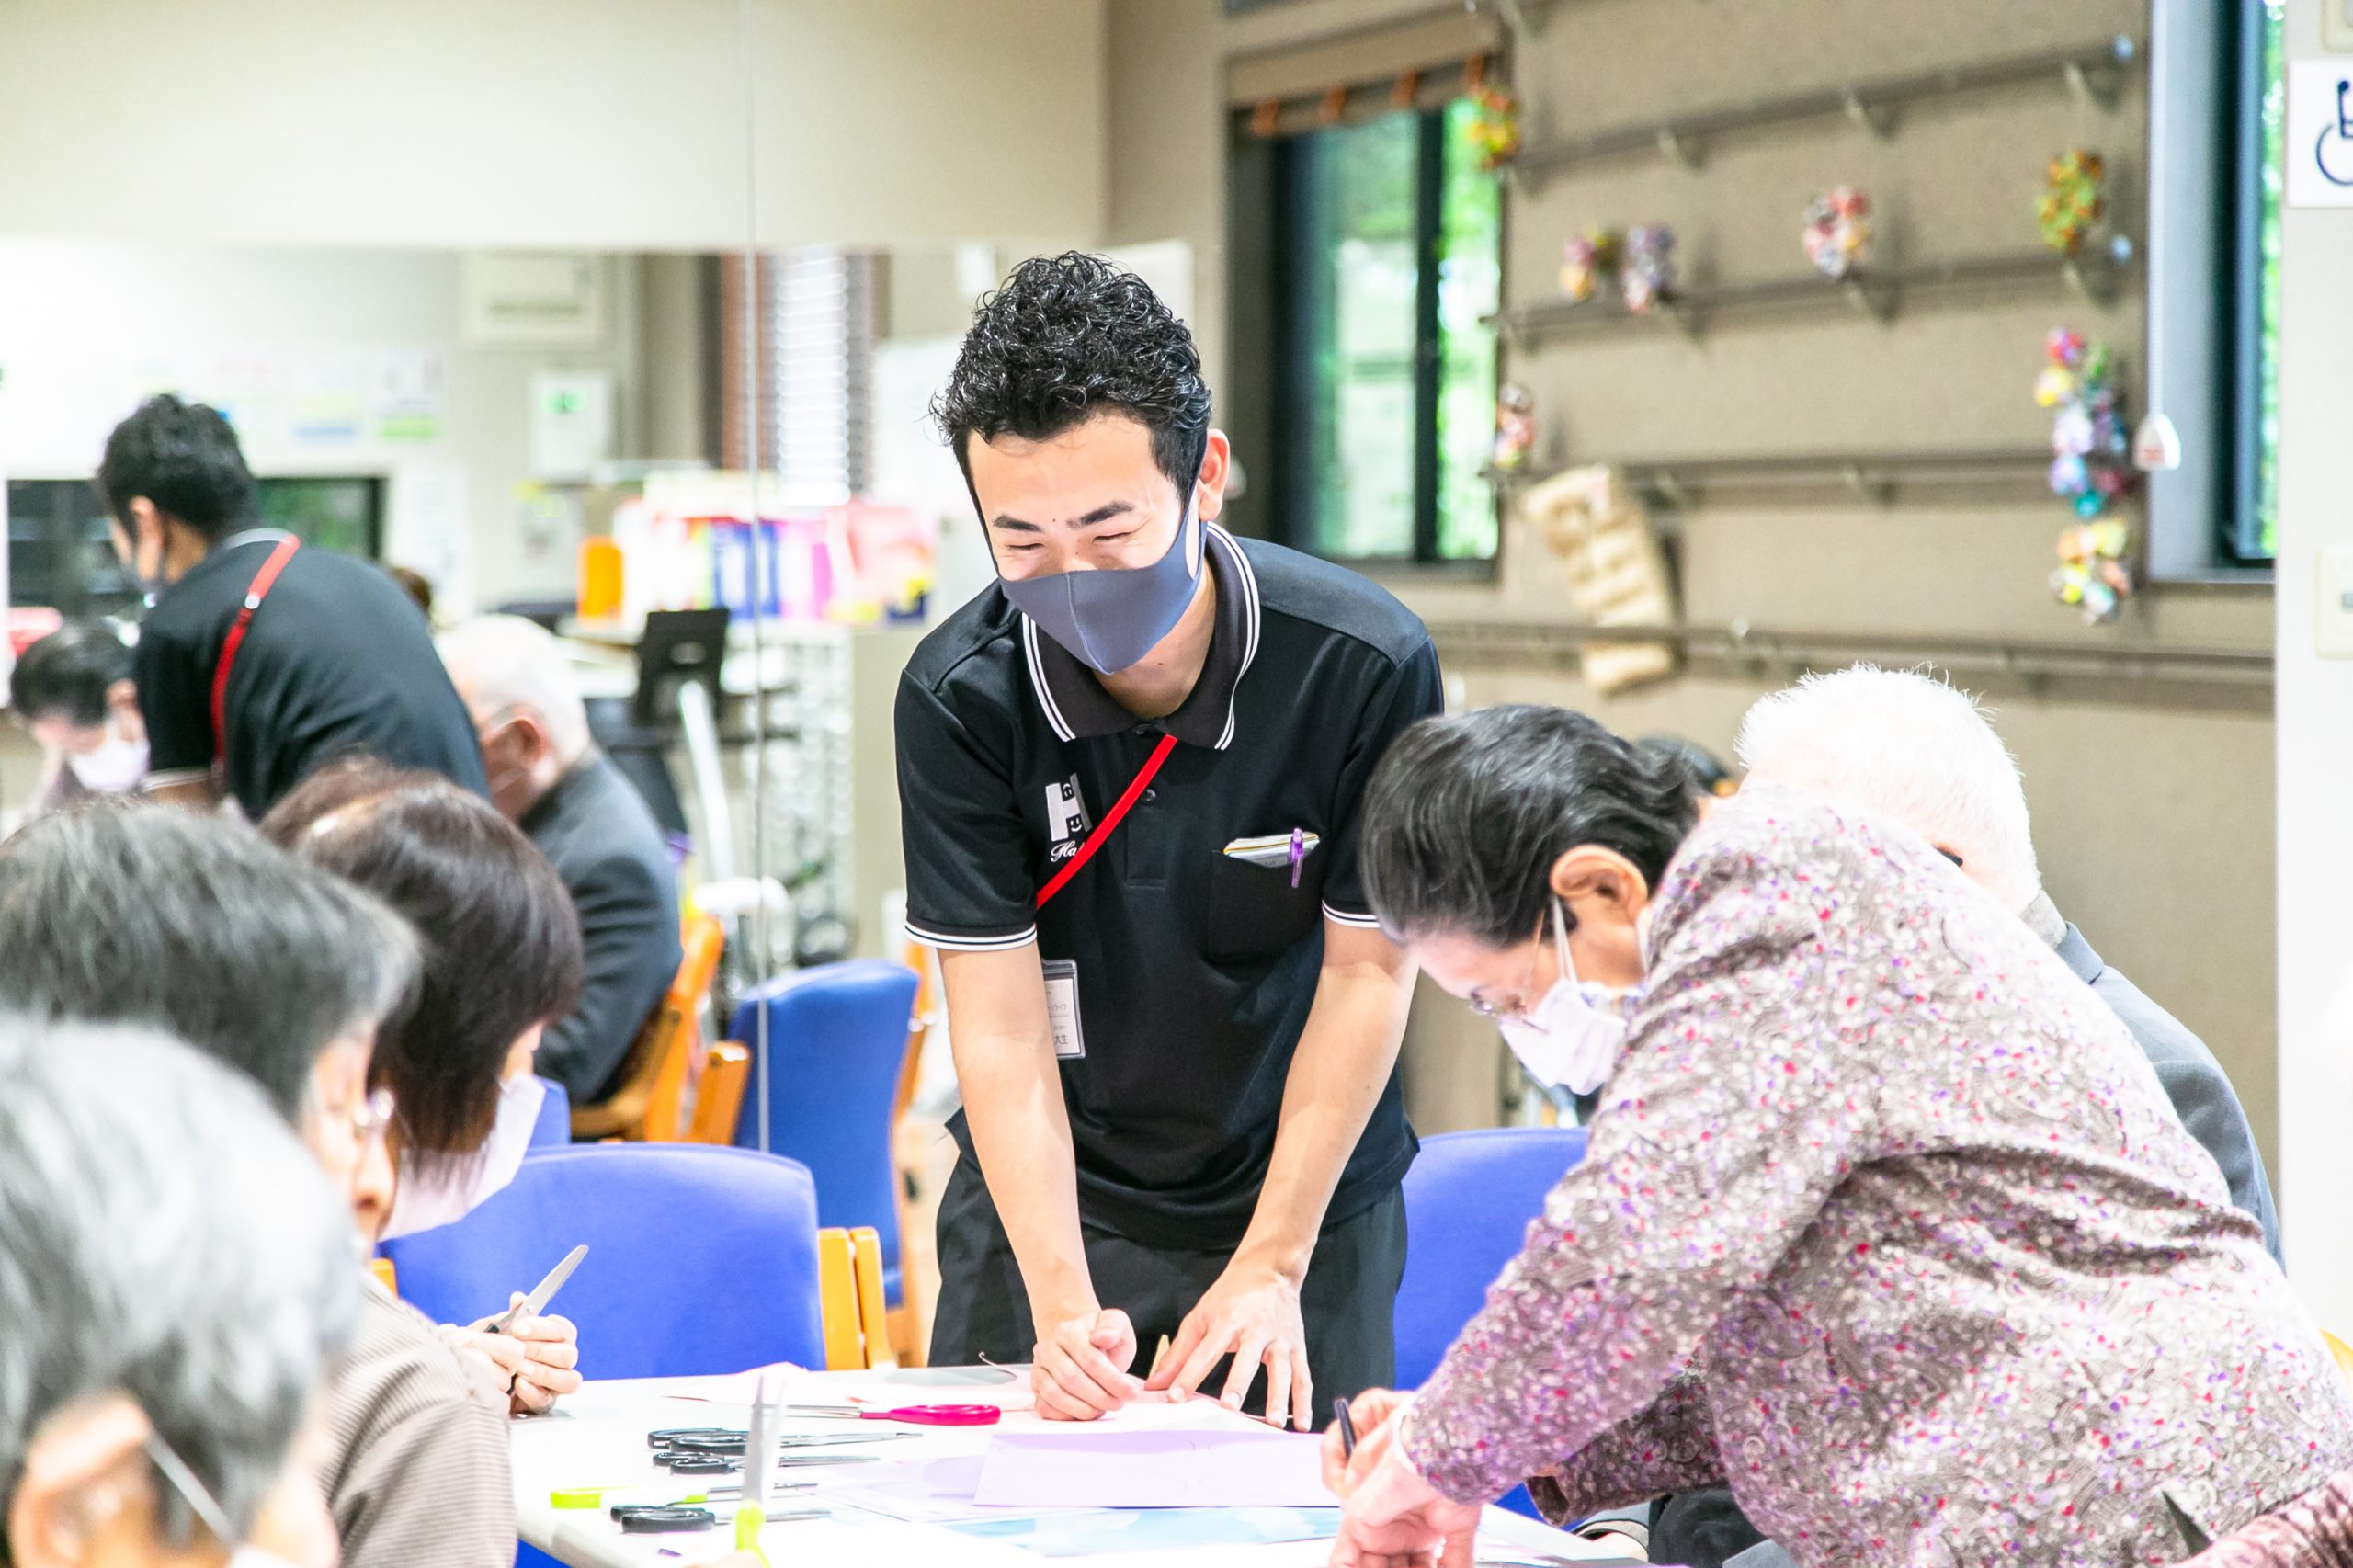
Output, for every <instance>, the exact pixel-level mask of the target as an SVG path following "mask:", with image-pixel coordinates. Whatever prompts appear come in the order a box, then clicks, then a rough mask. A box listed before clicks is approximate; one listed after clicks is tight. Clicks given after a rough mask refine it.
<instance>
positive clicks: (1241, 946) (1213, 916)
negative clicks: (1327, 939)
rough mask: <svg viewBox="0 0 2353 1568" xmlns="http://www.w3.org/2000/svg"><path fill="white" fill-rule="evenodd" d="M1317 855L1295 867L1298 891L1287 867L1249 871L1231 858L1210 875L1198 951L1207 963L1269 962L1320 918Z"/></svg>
mask: <svg viewBox="0 0 2353 1568" xmlns="http://www.w3.org/2000/svg"><path fill="white" fill-rule="evenodd" d="M1319 858H1320V852H1318V853H1316V854H1310V855H1309V856H1308V857H1307V858H1306V859H1305V860H1303V861H1302V862H1301V864H1300V868H1299V886H1297V887H1295V888H1294V887H1292V886H1291V885H1290V870H1291V869H1290V867H1289V866H1254V865H1252V864H1250V862H1248V861H1247V860H1242V859H1237V858H1234V857H1233V856H1231V855H1220V856H1218V857H1217V864H1216V865H1215V866H1214V867H1212V868H1211V871H1210V895H1209V906H1208V909H1207V912H1206V915H1205V916H1204V917H1205V919H1206V920H1207V922H1208V928H1207V929H1206V930H1205V931H1203V932H1202V934H1201V951H1202V953H1203V955H1204V956H1206V957H1207V958H1208V959H1209V960H1211V962H1213V963H1246V962H1249V961H1251V960H1269V961H1270V960H1274V959H1277V958H1279V957H1281V956H1282V954H1283V951H1284V950H1285V949H1288V948H1289V947H1290V945H1291V944H1292V943H1294V942H1296V941H1298V940H1299V939H1300V938H1301V937H1304V936H1306V935H1308V934H1309V933H1310V932H1312V931H1313V930H1314V929H1315V928H1316V926H1317V923H1318V922H1319V921H1321V920H1322V919H1323V915H1324V904H1323V887H1324V868H1323V866H1322V865H1321V864H1320V863H1319Z"/></svg>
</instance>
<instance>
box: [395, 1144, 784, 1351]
mask: <svg viewBox="0 0 2353 1568" xmlns="http://www.w3.org/2000/svg"><path fill="white" fill-rule="evenodd" d="M582 1242H585V1243H586V1244H588V1256H586V1257H585V1258H583V1259H582V1260H581V1263H580V1267H579V1270H578V1271H577V1272H576V1273H574V1275H573V1277H572V1279H571V1282H570V1283H568V1284H567V1285H565V1286H564V1288H563V1294H562V1295H561V1296H559V1297H558V1298H557V1299H556V1301H555V1302H554V1304H553V1305H552V1306H551V1307H550V1308H549V1309H548V1310H549V1311H550V1312H556V1313H560V1314H562V1315H563V1316H564V1317H568V1318H570V1319H572V1321H573V1322H574V1323H575V1324H579V1325H580V1371H581V1374H582V1375H583V1376H584V1377H590V1378H669V1377H685V1376H691V1375H695V1374H699V1373H712V1372H740V1371H743V1370H745V1369H747V1368H752V1367H762V1366H766V1365H767V1364H768V1363H770V1362H773V1361H793V1362H797V1363H799V1364H800V1365H801V1366H804V1367H823V1366H824V1365H825V1342H824V1331H823V1328H822V1326H821V1323H820V1309H819V1305H818V1291H817V1196H816V1190H815V1187H814V1185H813V1183H812V1182H811V1181H810V1178H809V1172H808V1169H807V1168H806V1167H805V1166H803V1165H800V1164H798V1163H796V1162H794V1161H791V1160H787V1159H783V1158H780V1157H779V1156H777V1155H773V1154H762V1153H755V1152H752V1151H749V1150H744V1149H719V1148H712V1147H711V1146H710V1145H709V1144H702V1143H590V1144H582V1145H580V1146H578V1147H575V1148H567V1149H543V1150H536V1151H534V1152H532V1153H529V1154H526V1155H525V1156H524V1157H523V1168H522V1169H521V1170H519V1171H517V1173H516V1174H515V1180H514V1182H513V1183H512V1184H511V1185H509V1186H508V1187H506V1190H504V1191H502V1192H500V1193H499V1194H497V1195H496V1196H495V1197H494V1198H492V1199H489V1200H488V1201H486V1202H484V1203H483V1205H482V1207H480V1208H479V1209H476V1210H474V1211H473V1212H472V1213H471V1214H468V1215H467V1216H466V1217H465V1218H464V1219H462V1220H460V1221H458V1222H457V1223H456V1224H454V1225H444V1226H442V1227H441V1228H440V1229H438V1230H434V1231H426V1232H422V1233H418V1234H416V1235H414V1236H404V1237H402V1238H401V1239H400V1240H398V1241H392V1242H387V1243H385V1244H384V1253H385V1255H386V1256H389V1257H390V1258H391V1259H392V1264H393V1267H395V1268H396V1269H397V1270H398V1271H399V1278H400V1291H401V1297H402V1299H403V1300H404V1301H408V1302H409V1303H410V1304H411V1305H413V1306H415V1307H416V1308H417V1310H419V1311H420V1312H424V1313H425V1314H426V1316H427V1317H429V1318H431V1319H433V1321H434V1322H436V1323H454V1324H465V1323H472V1322H473V1321H474V1320H475V1319H477V1318H481V1317H486V1316H488V1315H489V1314H491V1313H493V1312H503V1311H505V1310H506V1302H507V1297H508V1295H509V1294H510V1293H511V1292H513V1291H516V1290H529V1289H530V1288H531V1287H532V1285H533V1284H535V1283H536V1282H537V1281H538V1280H539V1278H540V1276H541V1275H543V1274H545V1273H546V1272H547V1271H548V1270H549V1269H550V1268H552V1267H555V1265H556V1263H557V1262H558V1261H560V1260H561V1259H562V1258H563V1255H564V1254H565V1253H567V1252H569V1251H571V1250H572V1248H573V1247H574V1245H576V1244H579V1243H582Z"/></svg>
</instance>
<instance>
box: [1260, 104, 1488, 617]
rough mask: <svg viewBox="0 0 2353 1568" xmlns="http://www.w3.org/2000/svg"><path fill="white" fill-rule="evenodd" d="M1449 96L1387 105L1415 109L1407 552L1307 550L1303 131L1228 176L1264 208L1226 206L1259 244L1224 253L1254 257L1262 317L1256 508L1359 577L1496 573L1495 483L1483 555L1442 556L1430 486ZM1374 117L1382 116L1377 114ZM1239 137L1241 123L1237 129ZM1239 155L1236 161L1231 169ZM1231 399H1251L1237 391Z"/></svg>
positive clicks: (1441, 367) (1434, 484) (1434, 464)
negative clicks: (1261, 480)
mask: <svg viewBox="0 0 2353 1568" xmlns="http://www.w3.org/2000/svg"><path fill="white" fill-rule="evenodd" d="M1452 101H1454V100H1451V99H1449V100H1448V101H1446V102H1440V103H1438V104H1434V105H1433V104H1427V103H1425V104H1422V105H1417V106H1415V108H1411V109H1397V110H1392V111H1391V112H1392V113H1395V114H1404V113H1410V114H1412V115H1413V116H1414V117H1415V122H1416V126H1415V176H1414V185H1415V233H1414V249H1415V278H1414V313H1415V324H1414V348H1413V351H1412V352H1413V360H1414V364H1413V382H1414V428H1413V436H1414V452H1413V467H1412V474H1413V513H1412V518H1411V534H1410V537H1411V540H1412V546H1411V553H1410V554H1403V555H1332V554H1326V553H1325V552H1324V551H1322V550H1321V549H1319V548H1317V542H1316V540H1315V537H1314V523H1315V508H1314V506H1313V485H1314V483H1315V472H1314V469H1313V464H1312V463H1311V462H1310V461H1308V460H1307V454H1309V453H1310V452H1312V451H1313V444H1312V442H1311V440H1310V439H1309V438H1308V432H1309V431H1310V430H1311V429H1312V428H1313V424H1312V421H1313V418H1314V417H1315V411H1314V406H1313V404H1314V398H1313V352H1312V350H1311V348H1310V347H1309V346H1308V344H1307V342H1306V339H1305V337H1304V335H1303V332H1302V326H1301V324H1300V323H1299V322H1298V321H1297V320H1296V319H1295V315H1294V304H1293V301H1297V300H1299V299H1301V298H1302V297H1303V296H1304V294H1305V292H1306V290H1305V289H1304V287H1303V284H1302V270H1301V269H1302V266H1303V264H1305V263H1306V262H1308V261H1309V260H1310V259H1311V258H1312V257H1313V256H1314V254H1315V245H1314V243H1313V230H1312V227H1311V223H1310V220H1311V218H1312V216H1313V204H1312V203H1310V202H1308V201H1305V200H1302V199H1300V198H1301V196H1302V190H1301V187H1300V174H1301V161H1302V156H1303V147H1302V144H1303V142H1304V141H1305V139H1304V138H1303V137H1299V136H1285V137H1276V138H1271V139H1267V140H1264V141H1262V142H1259V144H1258V145H1259V147H1260V148H1261V149H1263V156H1264V158H1265V160H1266V166H1265V167H1264V169H1263V170H1260V171H1257V173H1258V176H1259V177H1257V178H1256V179H1252V180H1244V181H1237V182H1236V184H1235V187H1234V188H1235V189H1236V190H1237V193H1238V192H1239V191H1240V190H1241V189H1244V188H1247V189H1249V190H1251V191H1252V192H1254V193H1256V192H1258V191H1263V192H1264V193H1265V198H1264V199H1265V205H1264V207H1263V208H1261V209H1259V210H1254V211H1237V212H1236V214H1235V216H1234V221H1233V227H1235V228H1236V229H1237V231H1239V230H1242V229H1244V228H1245V225H1257V226H1259V228H1258V231H1257V233H1258V234H1261V235H1263V243H1260V244H1255V245H1254V244H1249V243H1248V242H1247V241H1245V240H1244V239H1243V238H1242V236H1241V235H1240V234H1239V233H1237V236H1236V244H1235V245H1234V247H1233V248H1234V251H1235V255H1236V257H1237V266H1238V265H1239V258H1241V257H1242V256H1256V257H1258V258H1259V259H1260V260H1261V261H1262V263H1263V277H1262V278H1260V279H1258V280H1257V281H1259V282H1260V283H1261V285H1262V287H1263V290H1264V292H1263V305H1264V318H1263V319H1264V321H1265V324H1266V325H1267V329H1268V332H1267V343H1268V345H1269V352H1268V353H1267V355H1266V356H1265V360H1266V369H1265V370H1264V371H1263V372H1262V374H1263V377H1264V381H1263V385H1262V388H1261V389H1260V390H1261V391H1262V392H1263V414H1262V417H1263V430H1264V434H1265V437H1266V442H1265V456H1264V458H1263V459H1262V460H1261V461H1260V463H1259V464H1258V465H1257V466H1258V468H1259V470H1260V471H1261V472H1262V473H1263V474H1264V476H1265V481H1266V483H1265V489H1266V493H1267V495H1268V496H1269V498H1270V502H1271V505H1270V506H1269V507H1268V508H1267V515H1268V516H1269V517H1270V520H1271V522H1272V528H1271V530H1270V531H1271V533H1272V536H1273V537H1274V539H1275V540H1276V541H1277V542H1279V543H1281V544H1284V545H1287V546H1289V547H1290V548H1291V549H1294V550H1298V551H1302V552H1303V553H1306V554H1310V555H1313V556H1316V557H1317V558H1318V559H1321V560H1325V561H1329V562H1333V563H1334V564H1336V565H1340V566H1346V567H1348V568H1350V569H1352V570H1355V571H1359V572H1363V573H1365V574H1369V575H1375V576H1386V575H1400V574H1411V575H1434V576H1445V577H1471V578H1474V579H1479V580H1492V579H1493V578H1494V576H1495V574H1496V572H1497V571H1498V570H1499V562H1500V561H1501V559H1502V555H1503V551H1504V536H1505V534H1506V528H1505V527H1504V523H1505V519H1506V501H1505V497H1504V494H1503V488H1502V486H1500V485H1493V486H1491V491H1490V500H1489V504H1490V505H1491V506H1493V507H1494V508H1495V520H1496V528H1495V550H1494V551H1492V552H1491V553H1489V554H1487V555H1484V556H1472V557H1442V556H1440V555H1439V554H1438V548H1439V537H1438V532H1439V530H1438V521H1439V518H1438V494H1439V489H1440V486H1441V484H1442V483H1443V475H1444V454H1443V453H1442V452H1441V450H1440V449H1439V431H1440V420H1439V416H1438V407H1439V401H1440V397H1441V395H1442V391H1443V387H1444V384H1445V369H1446V352H1445V342H1446V339H1445V334H1444V326H1443V323H1442V321H1441V320H1440V283H1441V278H1440V272H1439V266H1438V263H1439V260H1440V254H1439V253H1440V249H1441V246H1442V244H1443V240H1444V230H1445V195H1446V142H1445V138H1446V118H1447V112H1448V108H1449V104H1450V103H1451V102H1452ZM1378 118H1385V117H1378ZM1372 122H1373V121H1372V120H1370V119H1367V120H1358V121H1355V122H1353V123H1352V124H1350V125H1348V126H1347V127H1346V128H1347V129H1351V130H1353V129H1357V128H1358V127H1360V126H1362V125H1365V124H1370V123H1372ZM1245 134H1246V132H1245ZM1244 163H1245V158H1240V157H1238V158H1237V159H1236V166H1237V171H1238V170H1239V169H1240V167H1241V165H1243V164H1244ZM1510 209H1511V203H1510V202H1509V201H1508V200H1505V199H1500V198H1499V199H1498V202H1497V218H1498V224H1497V231H1496V256H1495V265H1496V273H1497V299H1498V303H1499V304H1500V301H1501V300H1502V299H1503V298H1505V297H1506V290H1507V288H1508V278H1507V276H1506V267H1507V266H1508V257H1509V255H1510V243H1509V242H1510V234H1509V227H1508V225H1509V222H1510ZM1253 237H1256V236H1255V235H1254V236H1253ZM1248 287H1249V282H1248V280H1238V281H1237V293H1240V292H1243V291H1245V290H1247V289H1248ZM1503 380H1504V365H1503V354H1502V352H1501V344H1500V342H1498V345H1497V352H1496V354H1495V376H1494V387H1493V388H1492V389H1491V392H1499V391H1500V390H1501V388H1502V385H1503ZM1238 401H1244V402H1252V403H1256V401H1257V400H1253V399H1250V398H1249V397H1248V396H1247V394H1246V393H1245V397H1244V398H1243V399H1241V400H1238Z"/></svg>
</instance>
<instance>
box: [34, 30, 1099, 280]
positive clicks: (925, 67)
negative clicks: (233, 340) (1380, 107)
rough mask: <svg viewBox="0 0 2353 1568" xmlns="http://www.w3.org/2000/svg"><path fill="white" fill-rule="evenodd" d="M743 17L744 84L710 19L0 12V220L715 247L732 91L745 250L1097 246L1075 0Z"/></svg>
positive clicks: (724, 241)
mask: <svg viewBox="0 0 2353 1568" xmlns="http://www.w3.org/2000/svg"><path fill="white" fill-rule="evenodd" d="M754 28H755V40H756V45H755V49H754V51H753V53H752V57H751V60H750V62H749V68H748V70H747V66H746V60H745V50H744V47H743V45H742V42H741V35H740V31H739V28H738V5H737V0H595V4H593V5H577V4H567V3H564V0H497V3H495V4H485V3H483V0H336V3H335V4H332V5H318V4H313V3H311V0H218V3H214V4H207V5H202V6H190V5H183V4H179V3H177V0H9V3H8V4H7V5H5V6H0V227H6V228H8V229H12V230H15V231H17V232H27V233H65V234H81V235H99V234H103V235H110V236H122V237H136V238H147V239H171V240H176V241H195V242H204V241H213V242H225V243H230V244H251V243H267V244H395V245H447V246H454V247H467V248H474V247H494V246H515V247H522V248H536V247H559V248H570V249H582V250H657V249H668V250H722V249H728V248H740V247H741V245H742V244H743V243H744V239H745V171H744V149H745V118H744V85H745V81H746V79H747V76H748V78H749V79H750V80H752V81H753V82H755V83H756V85H757V87H758V100H757V124H758V143H757V145H758V160H757V162H758V169H759V177H760V218H761V239H762V243H764V244H770V245H786V244H855V245H887V244H919V243H926V242H938V241H954V240H959V239H967V238H975V237H998V236H1009V235H1043V236H1051V237H1055V238H1059V239H1062V240H1065V241H1074V242H1077V243H1091V242H1092V241H1093V240H1094V239H1095V238H1096V235H1097V231H1098V230H1099V229H1100V228H1101V225H1102V219H1103V188H1104V187H1103V133H1102V124H1103V71H1102V59H1103V31H1102V13H1101V0H953V3H952V4H942V3H941V0H759V3H758V5H757V6H756V19H755V23H754ZM976 127H985V135H976V134H975V128H976ZM977 147H986V148H988V149H990V150H991V151H992V153H993V157H992V161H991V162H990V164H989V165H987V166H985V167H983V166H981V165H978V164H976V163H974V162H973V161H972V160H973V159H974V157H975V149H976V148H977ZM1016 173H1017V174H1018V176H1019V177H1010V176H1013V175H1015V174H1016Z"/></svg>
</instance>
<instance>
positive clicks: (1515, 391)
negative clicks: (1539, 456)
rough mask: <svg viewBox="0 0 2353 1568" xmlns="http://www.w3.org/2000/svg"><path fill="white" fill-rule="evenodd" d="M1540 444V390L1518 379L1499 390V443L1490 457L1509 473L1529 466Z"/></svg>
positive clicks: (1496, 427)
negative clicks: (1538, 394)
mask: <svg viewBox="0 0 2353 1568" xmlns="http://www.w3.org/2000/svg"><path fill="white" fill-rule="evenodd" d="M1535 448H1536V394H1535V393H1533V392H1529V390H1528V389H1527V388H1526V387H1524V386H1521V385H1520V384H1519V383H1518V382H1517V381H1506V382H1505V383H1504V384H1503V387H1502V390H1500V391H1499V392H1496V393H1495V449H1494V451H1493V452H1492V454H1491V455H1490V458H1489V460H1490V461H1491V462H1493V463H1494V465H1495V467H1496V468H1498V469H1500V470H1502V471H1504V472H1506V473H1508V472H1511V471H1513V470H1515V469H1518V468H1522V467H1525V466H1526V465H1527V462H1528V454H1529V452H1531V451H1533V450H1534V449H1535Z"/></svg>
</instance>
